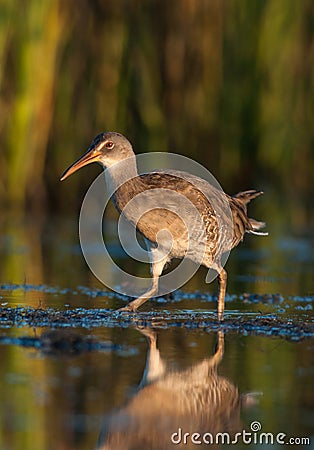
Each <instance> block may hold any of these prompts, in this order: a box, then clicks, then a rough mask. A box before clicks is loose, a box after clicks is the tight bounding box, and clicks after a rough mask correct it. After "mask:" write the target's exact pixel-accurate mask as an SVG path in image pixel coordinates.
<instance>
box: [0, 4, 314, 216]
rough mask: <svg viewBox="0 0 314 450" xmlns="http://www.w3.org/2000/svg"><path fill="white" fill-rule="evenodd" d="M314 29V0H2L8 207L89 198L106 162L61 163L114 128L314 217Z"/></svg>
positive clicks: (2, 166) (2, 131)
mask: <svg viewBox="0 0 314 450" xmlns="http://www.w3.org/2000/svg"><path fill="white" fill-rule="evenodd" d="M313 30H314V3H313V1H312V0H302V1H295V0H262V1H261V0H228V1H226V0H210V1H208V0H198V1H193V0H180V1H176V0H170V1H162V0H150V1H123V0H119V1H115V0H106V1H105V0H93V1H89V0H79V1H77V0H67V1H63V0H45V1H42V0H29V1H27V2H19V1H16V0H7V1H5V2H1V3H0V89H1V100H0V144H1V151H0V203H2V204H5V205H9V206H10V207H13V206H14V207H16V208H18V209H19V210H25V209H27V208H28V207H29V206H33V207H35V206H36V207H37V208H39V209H53V210H60V209H63V210H65V208H66V207H67V206H68V204H69V202H76V203H77V204H79V203H80V201H81V198H82V195H83V192H84V191H85V190H86V189H87V186H88V182H87V181H83V178H82V177H84V178H85V179H86V178H89V177H91V178H90V179H92V176H95V174H96V171H95V170H96V169H89V170H88V171H83V172H84V173H83V172H80V173H79V174H77V175H76V176H75V177H73V179H71V180H69V182H67V184H66V185H65V184H61V183H59V181H58V179H59V176H60V173H61V172H62V171H63V170H64V169H65V168H66V167H67V166H68V165H69V164H70V163H71V162H72V161H73V160H75V159H77V157H78V156H79V155H80V154H81V153H82V152H83V150H85V148H86V147H87V146H88V144H89V142H90V141H91V139H92V138H93V137H94V135H95V134H97V133H98V132H99V131H102V130H115V131H120V132H122V133H125V134H126V135H127V136H128V137H129V138H130V140H131V141H132V142H133V144H134V146H135V149H136V151H137V152H144V151H161V150H171V151H172V152H177V153H182V154H185V155H188V156H191V157H193V158H195V159H196V160H198V161H199V162H201V163H203V164H205V165H206V166H207V167H208V168H209V169H210V170H211V171H212V172H213V174H214V175H215V176H216V177H217V178H218V179H219V180H220V182H221V183H222V185H223V187H224V188H225V189H226V191H227V192H231V193H232V192H235V191H236V190H237V189H243V188H251V187H257V188H261V187H262V188H263V189H264V190H265V191H267V195H268V198H269V199H271V201H272V202H275V203H276V200H275V199H276V196H277V195H280V199H281V200H280V201H282V198H284V201H287V202H290V203H291V206H292V207H293V208H292V210H291V211H292V212H293V213H292V214H291V216H292V217H293V220H294V221H295V222H296V224H297V225H304V224H305V223H306V222H307V221H308V208H307V205H309V204H310V201H311V196H310V193H311V186H313V184H312V180H313V134H314V132H313V130H314V127H313V123H314V106H313V105H314V102H313V98H314V95H313V94H314V73H313V72H314V37H313ZM98 170H99V169H98ZM278 204H280V203H278ZM296 213H297V214H296Z"/></svg>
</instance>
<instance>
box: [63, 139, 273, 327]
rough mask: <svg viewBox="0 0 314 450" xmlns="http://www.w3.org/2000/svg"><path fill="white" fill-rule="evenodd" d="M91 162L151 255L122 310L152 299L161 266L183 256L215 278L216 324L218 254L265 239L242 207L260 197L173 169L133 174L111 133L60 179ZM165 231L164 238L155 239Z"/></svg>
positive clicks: (125, 148)
mask: <svg viewBox="0 0 314 450" xmlns="http://www.w3.org/2000/svg"><path fill="white" fill-rule="evenodd" d="M91 162H99V163H100V164H102V165H103V166H104V167H105V168H106V169H107V171H106V181H107V185H108V187H109V189H110V191H111V192H114V194H113V196H112V200H113V202H114V204H115V206H116V208H117V209H118V211H119V212H120V213H122V214H123V215H124V216H125V218H126V219H127V220H128V221H129V222H131V223H132V224H133V225H134V226H135V227H136V228H137V230H138V231H139V232H140V233H141V234H142V235H143V237H144V239H145V242H146V245H147V249H148V250H149V252H150V256H151V271H152V286H151V288H150V289H149V290H148V291H146V292H145V293H144V294H142V295H141V296H140V297H139V298H137V299H136V300H133V301H132V302H130V303H129V304H128V305H127V306H126V307H125V308H122V310H127V311H136V310H137V308H138V307H139V306H140V305H142V304H143V303H144V302H145V301H146V300H147V299H149V298H150V297H152V296H153V295H156V294H157V293H158V279H159V276H160V275H161V273H162V270H163V268H164V266H165V265H166V264H167V263H168V262H169V261H170V260H171V259H172V258H180V259H182V258H184V257H187V258H189V259H191V260H193V261H194V262H196V263H198V264H202V265H204V266H206V267H208V268H211V269H214V270H216V272H217V273H218V281H219V297H218V315H219V318H220V319H222V318H223V311H224V298H225V292H226V281H227V274H226V271H225V270H224V269H223V267H222V261H221V260H222V255H223V254H225V253H226V252H228V251H230V250H231V249H232V248H234V247H235V246H236V245H238V243H239V242H240V241H242V239H243V237H244V234H245V233H253V234H267V233H260V232H258V230H259V229H260V228H262V227H263V226H264V223H263V222H258V221H256V220H254V219H250V218H249V217H248V216H247V204H248V203H249V202H250V200H252V199H253V198H255V197H257V196H259V195H260V194H262V192H261V191H255V190H250V191H245V192H240V193H238V194H236V195H234V196H229V195H227V194H224V193H223V192H222V191H221V190H219V189H218V188H217V187H215V186H212V185H211V184H210V183H208V182H207V181H205V180H203V179H201V178H198V177H196V176H194V175H191V174H188V173H185V172H180V171H175V170H167V171H162V170H160V171H154V172H150V173H147V174H141V175H139V174H138V171H137V165H136V158H135V155H134V152H133V149H132V146H131V144H130V142H129V141H128V140H127V139H126V138H125V137H124V136H122V135H121V134H118V133H113V132H109V133H100V134H99V135H98V136H96V138H95V139H94V140H93V141H92V143H91V145H90V147H89V148H88V150H87V152H86V153H85V154H84V155H83V156H82V157H81V158H80V159H79V160H78V161H76V162H75V163H74V164H72V165H71V166H70V167H69V168H68V169H67V170H66V172H65V173H64V174H63V176H62V177H61V180H64V179H65V178H67V177H68V176H69V175H71V173H73V172H75V171H76V170H77V169H79V168H80V167H83V166H85V165H87V164H89V163H91ZM165 230H166V231H167V232H169V233H170V234H169V233H168V234H163V235H162V236H161V235H160V232H161V231H163V232H164V231H165ZM170 236H171V239H170Z"/></svg>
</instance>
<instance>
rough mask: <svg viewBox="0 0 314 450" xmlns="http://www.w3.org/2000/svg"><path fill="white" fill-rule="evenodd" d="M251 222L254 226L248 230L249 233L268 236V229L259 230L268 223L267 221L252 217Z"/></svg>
mask: <svg viewBox="0 0 314 450" xmlns="http://www.w3.org/2000/svg"><path fill="white" fill-rule="evenodd" d="M249 222H250V225H251V227H252V230H247V233H251V234H257V235H259V236H268V233H267V231H257V230H260V229H261V228H264V226H265V225H266V224H265V222H259V221H258V220H255V219H250V218H249Z"/></svg>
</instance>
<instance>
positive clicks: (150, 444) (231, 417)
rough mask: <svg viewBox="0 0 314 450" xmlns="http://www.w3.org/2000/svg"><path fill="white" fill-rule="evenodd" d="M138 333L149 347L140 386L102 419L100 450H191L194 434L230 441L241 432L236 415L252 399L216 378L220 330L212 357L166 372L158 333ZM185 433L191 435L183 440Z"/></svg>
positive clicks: (221, 341)
mask: <svg viewBox="0 0 314 450" xmlns="http://www.w3.org/2000/svg"><path fill="white" fill-rule="evenodd" d="M140 331H141V332H142V333H143V334H145V335H146V337H147V339H148V343H149V349H148V354H147V359H146V367H145V371H144V374H143V378H142V381H141V383H140V384H139V386H138V389H137V392H136V393H135V395H134V396H133V398H131V399H130V401H129V402H128V403H127V404H126V405H125V406H124V407H122V408H121V409H119V410H117V411H115V412H113V413H111V414H110V415H108V416H107V417H106V419H105V420H104V424H103V427H102V431H101V434H100V438H99V442H98V447H97V448H98V449H101V450H105V449H106V450H120V449H122V448H123V449H134V450H142V449H143V450H144V449H145V450H147V449H158V450H160V449H168V448H169V449H170V448H171V449H173V448H174V447H181V445H182V444H183V446H184V448H189V447H190V446H191V448H192V447H193V448H195V444H193V443H191V441H190V440H189V437H190V436H191V435H192V434H193V433H195V432H197V433H200V434H204V433H211V435H216V434H217V433H219V432H221V433H226V432H227V433H230V436H232V435H234V434H235V433H237V432H238V431H240V430H242V429H243V425H242V423H241V420H240V411H241V408H242V407H244V406H246V405H247V404H250V403H251V404H252V403H254V394H247V395H240V394H239V392H238V389H237V387H236V386H235V385H234V384H233V383H232V382H231V381H229V380H228V379H227V378H224V377H222V376H220V375H218V373H217V368H218V365H219V364H220V362H221V360H222V357H223V354H224V335H223V332H222V331H218V333H217V345H216V349H215V352H214V355H213V356H211V357H209V358H206V359H204V360H203V361H202V362H200V363H197V364H195V365H193V366H192V367H189V368H188V369H185V370H179V371H170V370H169V369H167V366H166V364H165V362H164V361H163V360H162V358H161V356H160V352H159V350H158V348H157V335H156V333H155V332H153V331H152V330H148V329H142V330H140ZM185 433H189V435H188V436H187V435H186V437H184V434H185ZM207 437H208V436H207ZM184 440H185V441H186V442H184ZM174 444H181V445H174ZM189 444H190V445H189ZM198 447H199V448H202V447H201V446H200V445H199V446H198Z"/></svg>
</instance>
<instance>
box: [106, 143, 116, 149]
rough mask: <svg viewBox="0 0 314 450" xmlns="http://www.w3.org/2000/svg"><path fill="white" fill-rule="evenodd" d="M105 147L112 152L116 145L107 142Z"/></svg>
mask: <svg viewBox="0 0 314 450" xmlns="http://www.w3.org/2000/svg"><path fill="white" fill-rule="evenodd" d="M105 147H106V148H107V149H108V150H111V149H112V148H113V147H114V143H113V142H112V141H107V142H106V143H105Z"/></svg>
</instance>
